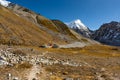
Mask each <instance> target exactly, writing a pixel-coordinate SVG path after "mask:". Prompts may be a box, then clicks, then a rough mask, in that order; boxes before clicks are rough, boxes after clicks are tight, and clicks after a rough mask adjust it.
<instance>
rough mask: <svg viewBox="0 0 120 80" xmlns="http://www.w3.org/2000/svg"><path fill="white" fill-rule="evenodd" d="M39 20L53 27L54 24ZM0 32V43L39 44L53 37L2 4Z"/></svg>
mask: <svg viewBox="0 0 120 80" xmlns="http://www.w3.org/2000/svg"><path fill="white" fill-rule="evenodd" d="M41 21H43V23H44V24H45V25H47V26H48V27H51V28H54V26H53V25H54V24H52V23H49V22H48V23H47V22H46V21H45V22H44V20H41ZM49 24H50V25H49ZM54 29H55V31H57V30H56V28H54ZM0 34H1V35H0V43H2V44H9V45H32V46H33V45H34V46H39V45H41V44H44V43H48V42H49V41H52V40H53V39H54V37H53V36H52V35H51V34H48V33H47V32H46V31H43V30H41V29H40V28H39V27H38V26H36V25H35V24H33V23H31V22H30V21H28V20H25V19H23V18H21V17H20V16H18V15H15V14H14V13H13V12H12V11H11V10H9V9H7V8H4V7H2V6H0ZM57 41H58V40H57ZM57 41H56V42H57ZM61 42H62V41H61Z"/></svg>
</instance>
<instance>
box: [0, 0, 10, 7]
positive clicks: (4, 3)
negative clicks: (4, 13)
mask: <svg viewBox="0 0 120 80" xmlns="http://www.w3.org/2000/svg"><path fill="white" fill-rule="evenodd" d="M10 3H11V2H10V1H6V0H0V5H2V6H5V7H7V6H8V5H9V4H10Z"/></svg>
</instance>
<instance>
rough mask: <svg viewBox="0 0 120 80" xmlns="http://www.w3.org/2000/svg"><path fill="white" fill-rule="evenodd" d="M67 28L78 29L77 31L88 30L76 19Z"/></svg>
mask: <svg viewBox="0 0 120 80" xmlns="http://www.w3.org/2000/svg"><path fill="white" fill-rule="evenodd" d="M68 26H69V27H70V28H75V29H76V28H78V29H81V30H88V28H87V27H86V26H85V25H84V24H83V23H82V21H81V20H80V19H77V20H75V21H72V22H70V23H69V24H68Z"/></svg>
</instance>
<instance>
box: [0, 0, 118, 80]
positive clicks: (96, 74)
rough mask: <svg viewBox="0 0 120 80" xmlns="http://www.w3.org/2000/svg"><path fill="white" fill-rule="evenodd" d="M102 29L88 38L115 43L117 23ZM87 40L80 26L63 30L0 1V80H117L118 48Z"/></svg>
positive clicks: (55, 22) (87, 32)
mask: <svg viewBox="0 0 120 80" xmlns="http://www.w3.org/2000/svg"><path fill="white" fill-rule="evenodd" d="M106 25H107V26H106ZM106 25H105V26H104V25H103V28H100V30H98V31H96V32H95V33H96V34H97V35H95V34H94V35H92V36H93V38H94V39H95V40H98V41H99V40H101V39H103V38H104V39H106V40H108V41H109V39H111V40H112V41H116V43H119V41H118V40H119V23H118V22H112V23H110V24H109V25H108V24H106ZM113 26H114V27H113ZM104 29H105V30H104ZM101 30H102V31H105V32H106V30H107V32H108V33H107V32H106V33H105V32H102V31H101ZM76 31H77V32H76ZM99 31H100V32H101V33H99ZM111 32H112V34H110V33H111ZM101 34H102V35H101ZM106 34H109V35H108V36H107V38H106V37H105V35H106ZM103 35H104V37H102V36H103ZM84 36H85V37H84ZM111 36H113V37H111ZM88 37H91V31H90V30H89V29H88V28H87V27H86V26H85V25H84V24H83V23H82V22H81V21H80V20H75V21H74V22H72V23H70V25H69V27H68V25H66V24H65V23H64V22H62V21H60V20H56V19H52V20H51V19H48V18H46V17H44V16H42V15H40V14H38V13H35V12H34V11H31V10H30V9H27V8H25V7H23V6H20V5H18V4H14V3H11V2H9V1H6V0H0V80H120V54H119V53H120V48H119V47H115V46H108V45H103V44H101V43H99V42H97V41H95V40H92V39H90V38H88Z"/></svg>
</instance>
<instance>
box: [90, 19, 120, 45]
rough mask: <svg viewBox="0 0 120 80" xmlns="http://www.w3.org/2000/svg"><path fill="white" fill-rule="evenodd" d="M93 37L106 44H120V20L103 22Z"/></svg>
mask: <svg viewBox="0 0 120 80" xmlns="http://www.w3.org/2000/svg"><path fill="white" fill-rule="evenodd" d="M92 38H93V39H95V40H97V41H100V42H102V43H105V44H109V45H115V46H120V22H116V21H112V22H110V23H106V24H103V25H102V26H101V27H100V28H99V29H98V30H97V31H95V33H94V34H93V35H92Z"/></svg>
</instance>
